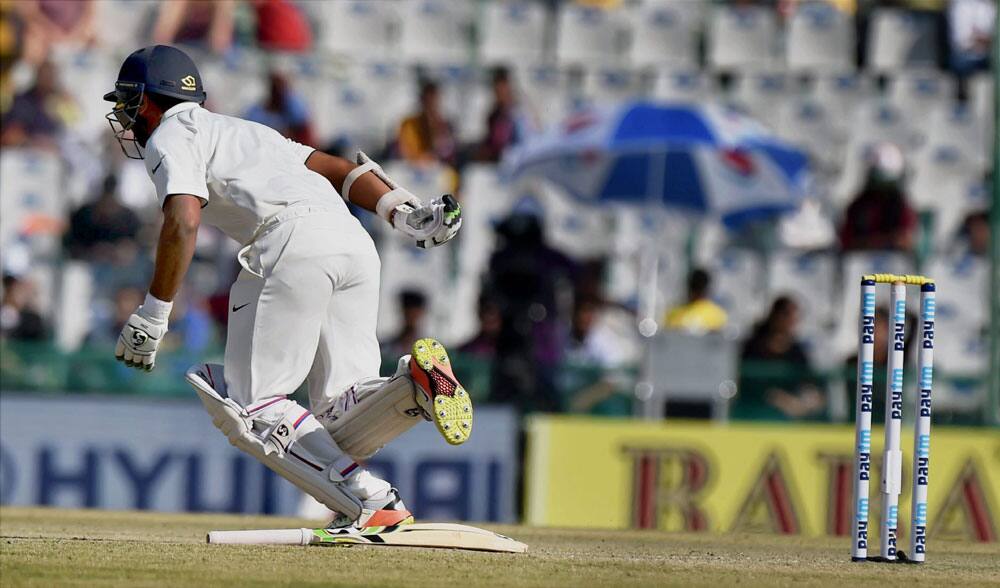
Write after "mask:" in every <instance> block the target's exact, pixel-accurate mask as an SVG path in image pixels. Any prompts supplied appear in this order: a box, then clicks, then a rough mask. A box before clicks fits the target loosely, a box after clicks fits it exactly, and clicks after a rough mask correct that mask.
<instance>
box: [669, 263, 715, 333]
mask: <svg viewBox="0 0 1000 588" xmlns="http://www.w3.org/2000/svg"><path fill="white" fill-rule="evenodd" d="M711 283H712V277H711V276H710V275H709V274H708V272H706V271H705V270H703V269H701V268H696V269H693V270H691V273H689V274H688V278H687V301H686V302H685V303H684V304H681V305H679V306H675V307H674V308H672V309H670V311H669V312H667V316H666V319H665V323H666V326H667V328H668V329H683V330H685V331H693V332H705V331H718V330H720V329H722V328H723V327H725V326H726V320H727V317H726V311H725V310H723V309H722V307H721V306H719V305H718V304H716V303H714V302H712V300H711V299H710V298H709V297H708V293H709V288H710V287H711Z"/></svg>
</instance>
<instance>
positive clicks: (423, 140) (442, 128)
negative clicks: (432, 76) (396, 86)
mask: <svg viewBox="0 0 1000 588" xmlns="http://www.w3.org/2000/svg"><path fill="white" fill-rule="evenodd" d="M397 146H398V149H399V155H400V156H401V157H402V158H403V159H406V160H407V161H410V162H414V163H426V162H431V161H438V162H441V163H446V164H448V165H454V164H455V156H456V144H455V134H454V131H453V127H452V124H451V122H449V121H448V119H446V118H445V116H444V113H443V112H442V111H441V89H440V88H439V87H438V85H437V82H434V81H431V80H424V81H423V82H422V83H421V84H420V110H419V112H417V113H415V114H413V115H412V116H409V117H407V118H406V119H404V120H403V122H402V123H401V124H400V125H399V136H398V139H397Z"/></svg>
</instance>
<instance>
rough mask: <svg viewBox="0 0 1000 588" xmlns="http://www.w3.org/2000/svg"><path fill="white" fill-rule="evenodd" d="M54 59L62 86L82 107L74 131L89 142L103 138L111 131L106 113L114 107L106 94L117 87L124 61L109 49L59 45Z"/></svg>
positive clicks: (53, 55)
mask: <svg viewBox="0 0 1000 588" xmlns="http://www.w3.org/2000/svg"><path fill="white" fill-rule="evenodd" d="M51 59H52V61H53V63H54V64H55V65H56V66H57V67H58V69H59V77H60V80H59V81H60V83H61V84H62V87H63V88H64V89H66V90H67V91H69V92H70V93H71V95H72V96H73V99H74V101H75V103H76V105H77V106H78V107H79V109H80V111H79V112H78V113H77V114H76V116H77V117H78V118H77V120H76V121H75V122H74V123H73V125H72V131H73V133H74V134H75V135H77V136H78V137H80V138H81V139H83V140H84V141H88V142H91V141H98V140H100V139H103V138H104V137H103V135H106V134H107V133H108V131H109V128H108V122H107V121H106V120H104V115H106V114H107V113H108V112H110V110H111V108H110V104H109V103H108V102H105V101H104V99H103V97H104V94H105V93H107V92H108V91H109V90H110V89H111V88H114V85H115V79H116V78H117V76H118V68H119V67H121V63H120V61H119V60H118V59H117V57H116V56H115V55H113V54H111V53H110V52H108V51H104V50H99V49H86V50H76V49H72V48H69V47H62V48H56V49H55V50H54V51H53V52H52V54H51Z"/></svg>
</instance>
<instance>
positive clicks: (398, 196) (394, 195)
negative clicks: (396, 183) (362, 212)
mask: <svg viewBox="0 0 1000 588" xmlns="http://www.w3.org/2000/svg"><path fill="white" fill-rule="evenodd" d="M417 202H420V200H419V199H418V198H417V197H416V196H414V195H413V194H410V192H409V191H407V190H404V189H403V188H396V189H395V190H392V191H389V192H386V193H385V194H382V196H381V197H380V198H379V199H378V202H377V203H376V204H375V212H376V213H378V215H379V216H380V217H382V218H384V219H385V220H386V222H388V223H389V224H392V220H390V219H391V218H392V211H393V210H395V209H396V207H397V206H399V205H400V204H415V203H417ZM417 207H419V204H416V205H415V206H414V208H417Z"/></svg>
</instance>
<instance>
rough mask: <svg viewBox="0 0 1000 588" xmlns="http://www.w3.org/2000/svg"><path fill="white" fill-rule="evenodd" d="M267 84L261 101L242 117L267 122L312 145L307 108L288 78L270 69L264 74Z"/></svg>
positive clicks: (313, 138) (290, 137) (314, 143)
mask: <svg viewBox="0 0 1000 588" xmlns="http://www.w3.org/2000/svg"><path fill="white" fill-rule="evenodd" d="M268 87H269V88H270V89H269V91H268V95H267V98H266V99H265V100H264V102H263V103H261V104H256V105H254V106H251V107H250V109H249V110H248V111H247V112H246V114H244V115H243V118H245V119H247V120H252V121H254V122H259V123H261V124H263V125H267V126H269V127H271V128H272V129H274V130H276V131H278V132H279V133H281V134H282V135H284V136H286V137H288V138H289V139H292V140H294V141H297V142H299V143H302V144H303V145H312V146H315V145H316V138H315V137H314V136H313V130H312V122H311V120H310V116H309V108H308V106H307V105H306V102H305V100H304V99H303V98H302V96H301V95H300V94H299V93H298V92H296V91H295V90H293V89H292V85H291V83H290V82H289V81H288V78H287V77H286V76H285V75H284V74H282V73H280V72H277V71H272V72H271V73H270V74H268Z"/></svg>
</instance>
